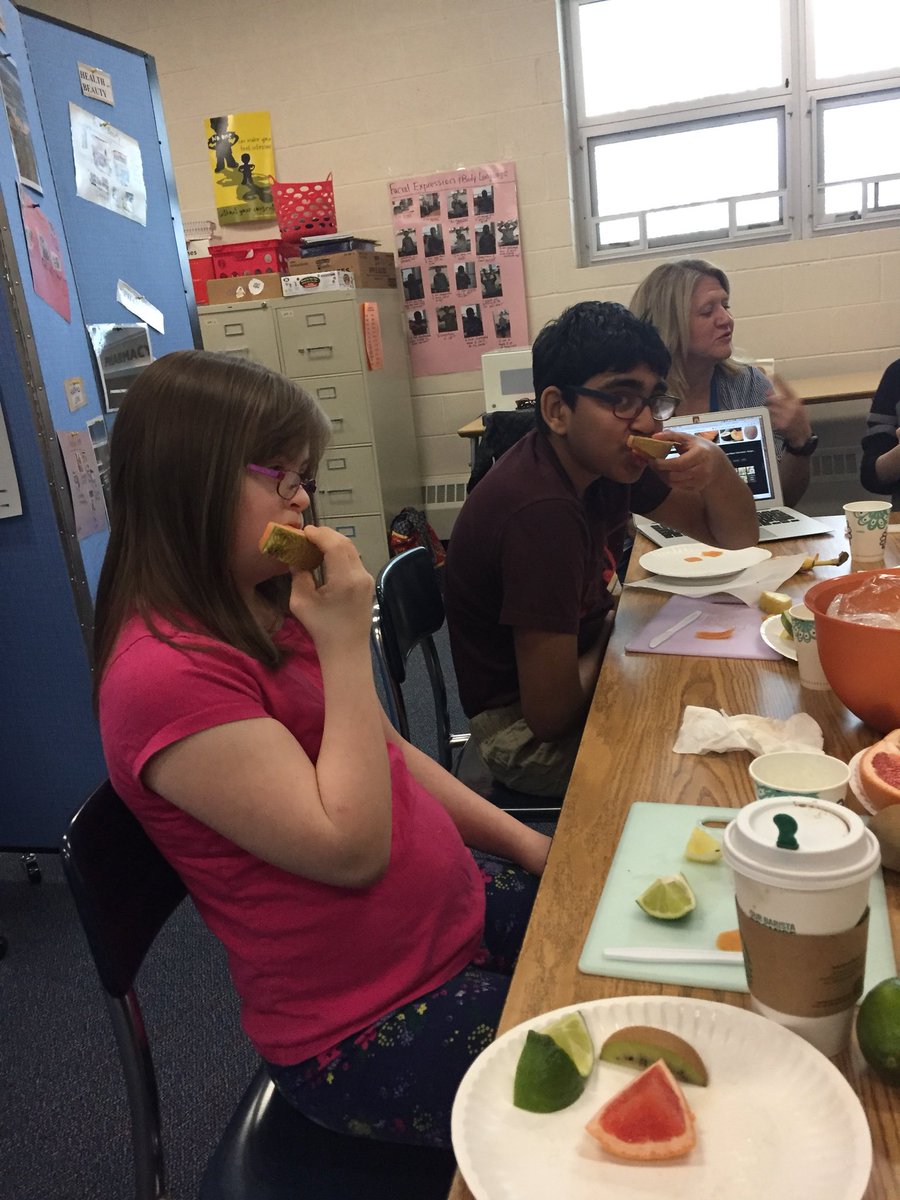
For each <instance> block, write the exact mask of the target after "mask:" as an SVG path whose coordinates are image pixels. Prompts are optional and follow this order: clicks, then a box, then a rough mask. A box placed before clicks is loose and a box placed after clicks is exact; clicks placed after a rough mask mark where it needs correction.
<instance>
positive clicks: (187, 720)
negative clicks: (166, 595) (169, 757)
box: [100, 618, 485, 1065]
mask: <svg viewBox="0 0 900 1200" xmlns="http://www.w3.org/2000/svg"><path fill="white" fill-rule="evenodd" d="M159 628H160V630H161V632H163V633H165V634H166V635H168V636H171V637H172V638H173V639H174V642H175V645H174V646H169V645H166V643H164V642H162V641H160V640H159V639H158V638H156V637H154V636H153V635H152V634H151V633H150V632H149V630H148V629H147V627H146V625H145V624H144V623H143V621H141V620H139V619H137V618H135V619H133V620H131V621H130V622H129V623H128V624H127V625H126V626H125V628H124V629H123V631H122V634H121V636H120V637H119V640H118V642H117V644H116V648H115V651H114V653H113V655H112V657H111V659H110V662H109V665H108V667H107V670H106V672H105V674H104V677H103V681H102V684H101V687H100V727H101V734H102V737H103V747H104V751H105V754H106V760H107V765H108V767H109V775H110V779H111V781H112V784H113V786H114V787H115V789H116V791H117V792H118V793H119V795H120V796H121V797H122V799H123V800H124V801H125V803H126V804H127V805H128V806H129V808H131V810H132V811H133V812H134V813H135V815H136V816H137V817H138V819H139V820H140V821H141V823H142V825H143V826H144V828H145V829H146V830H147V833H148V834H149V835H150V837H151V838H152V839H153V841H154V842H155V843H156V845H157V846H158V847H159V849H160V850H161V851H162V853H163V854H164V855H165V857H166V858H167V859H168V860H169V862H170V863H171V864H172V866H173V867H174V868H175V869H176V870H177V872H178V873H179V875H180V876H181V877H182V879H183V880H184V882H185V885H186V886H187V888H188V891H189V892H190V894H191V896H192V898H193V900H194V903H195V904H196V906H197V909H198V910H199V912H200V914H201V916H202V917H203V920H204V921H205V922H206V924H207V925H208V926H209V928H210V929H211V930H212V932H213V933H214V934H215V935H216V936H217V937H218V938H219V939H220V940H221V941H222V943H223V944H224V945H225V947H226V950H227V951H228V961H229V966H230V970H231V976H232V979H233V981H234V985H235V987H236V989H237V991H238V994H239V996H240V999H241V1021H242V1024H243V1027H244V1029H245V1031H246V1033H247V1035H248V1037H249V1038H250V1040H251V1041H252V1042H253V1044H254V1046H255V1047H256V1049H257V1050H258V1052H259V1053H260V1055H262V1057H263V1058H265V1059H268V1060H269V1061H270V1062H273V1063H277V1064H279V1065H287V1064H291V1063H297V1062H302V1061H303V1060H305V1059H307V1058H310V1057H311V1056H312V1055H314V1054H318V1053H321V1052H322V1051H323V1050H326V1049H328V1048H329V1047H331V1046H333V1045H334V1044H335V1043H337V1042H339V1041H340V1040H341V1039H343V1038H345V1037H348V1036H350V1035H351V1034H353V1033H355V1032H358V1031H361V1030H363V1029H365V1028H366V1027H367V1026H368V1025H370V1024H371V1023H372V1022H373V1021H376V1020H378V1019H379V1018H380V1017H382V1016H384V1015H386V1014H387V1013H389V1012H390V1011H391V1010H392V1009H394V1008H397V1007H398V1006H400V1005H402V1004H405V1003H408V1002H409V1001H410V1000H414V999H415V998H416V997H417V996H420V995H422V994H423V993H425V992H427V991H430V990H431V989H432V988H435V987H438V986H439V985H440V984H441V983H444V982H446V980H448V979H450V978H451V977H452V976H453V975H455V974H457V973H458V972H459V971H460V970H462V969H463V967H465V965H466V964H467V963H468V962H470V961H471V960H472V958H473V957H474V955H475V953H476V951H477V949H478V947H479V945H480V941H481V936H482V932H483V926H484V903H485V902H484V886H483V882H482V879H481V875H480V872H479V869H478V867H477V865H476V863H475V861H474V859H473V858H472V855H471V854H470V853H469V851H468V850H467V849H466V847H465V845H464V844H463V842H462V839H461V837H460V835H459V833H458V831H457V829H456V827H455V825H454V824H453V822H452V821H451V819H450V817H449V815H448V814H447V812H446V811H445V809H444V808H443V806H442V805H441V804H440V803H439V802H438V801H437V800H436V799H435V798H434V797H433V796H432V795H431V794H430V793H429V792H427V791H426V790H425V789H424V788H423V787H422V786H421V785H420V784H419V783H417V781H416V780H415V779H414V778H413V776H412V775H411V774H410V772H409V771H408V770H407V768H406V765H405V763H404V761H403V756H402V754H401V753H400V751H399V750H398V749H397V747H395V746H393V745H389V746H388V752H389V756H390V767H391V782H392V791H393V826H392V844H391V857H390V863H389V866H388V869H387V871H386V873H385V875H384V876H383V878H381V879H380V880H379V881H378V882H377V883H375V884H373V885H371V886H370V887H367V888H363V889H351V888H344V887H335V886H331V885H328V884H323V883H316V882H313V881H311V880H308V879H304V878H302V877H301V876H299V875H292V874H290V873H289V872H287V871H284V870H282V869H281V868H279V867H274V866H271V865H270V864H269V863H266V862H263V861H262V860H261V859H259V858H257V857H256V856H255V855H253V854H250V853H248V852H247V851H245V850H242V849H241V848H240V847H239V846H237V845H235V844H234V843H233V842H231V841H229V840H228V839H227V838H225V837H223V836H222V835H220V834H218V833H216V832H215V831H214V830H212V829H210V828H209V827H208V826H207V825H204V824H202V823H201V822H200V821H198V820H196V819H195V818H194V817H191V816H189V815H188V814H187V813H185V812H184V811H183V810H181V809H179V808H177V807H176V806H175V805H174V804H171V803H169V801H167V800H164V799H163V798H162V797H161V796H159V795H158V794H157V793H155V792H153V791H151V790H150V789H149V788H147V787H146V786H145V785H144V783H143V781H142V778H141V772H142V770H143V768H144V767H145V765H146V764H147V762H148V761H149V759H150V758H151V757H152V756H153V755H154V754H155V753H157V752H158V751H160V750H162V749H163V748H164V747H166V746H169V745H171V744H172V743H173V742H177V741H179V740H180V739H181V738H184V737H188V736H189V735H190V734H193V733H198V732H199V731H201V730H203V729H209V728H211V727H213V726H216V725H224V724H228V723H230V722H232V721H243V720H249V719H252V718H259V717H272V718H274V719H275V720H277V721H280V722H281V723H282V724H283V725H284V726H285V727H286V728H287V729H289V730H290V732H291V733H292V734H293V735H294V737H295V738H296V739H297V741H298V742H299V743H300V745H301V746H302V747H303V749H304V750H305V751H306V753H307V755H308V756H309V758H310V759H311V760H312V761H313V762H315V761H316V758H317V757H318V753H319V747H320V744H321V740H322V732H323V726H324V717H325V708H324V698H323V694H322V678H321V672H320V669H319V663H318V659H317V657H316V652H315V648H314V646H313V643H312V640H311V638H310V637H309V635H308V634H307V633H306V631H305V630H304V629H303V627H302V626H301V625H300V624H299V623H298V622H297V621H295V620H293V619H292V618H289V619H288V620H287V621H286V622H285V624H284V626H283V628H282V630H281V632H280V634H279V635H278V640H279V644H280V645H281V646H282V648H283V649H284V650H285V652H286V658H285V661H284V662H283V663H282V665H281V666H280V667H279V668H278V669H277V670H272V669H270V668H268V667H265V666H263V665H262V664H261V663H258V662H257V661H256V660H255V659H253V658H250V657H249V656H248V655H246V654H244V653H242V652H241V651H239V650H236V649H234V648H233V647H231V646H228V645H226V644H225V643H223V642H219V641H216V640H215V639H213V638H209V637H200V636H198V635H196V634H185V633H181V632H179V631H177V630H175V629H174V628H173V627H172V626H170V625H168V624H167V623H166V622H163V621H160V622H159ZM196 645H201V646H202V647H203V649H202V650H197V649H191V648H190V647H191V646H196Z"/></svg>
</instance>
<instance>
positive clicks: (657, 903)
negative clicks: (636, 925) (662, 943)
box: [637, 875, 697, 921]
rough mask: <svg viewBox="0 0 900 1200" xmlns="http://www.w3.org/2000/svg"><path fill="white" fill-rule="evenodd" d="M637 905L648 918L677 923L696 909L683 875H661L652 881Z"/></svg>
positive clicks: (692, 894) (694, 900) (695, 902)
mask: <svg viewBox="0 0 900 1200" xmlns="http://www.w3.org/2000/svg"><path fill="white" fill-rule="evenodd" d="M637 903H638V906H639V907H640V908H642V909H643V910H644V912H645V913H646V914H647V916H648V917H657V918H658V919H659V920H660V921H677V920H678V919H679V917H684V916H687V914H688V913H689V912H693V911H694V909H695V908H696V907H697V901H696V899H695V898H694V893H693V892H692V891H691V888H690V884H689V883H688V881H687V880H686V879H685V877H684V876H683V875H663V876H661V877H660V878H659V879H654V881H653V882H652V883H651V884H650V886H649V887H648V888H647V890H646V891H645V892H644V893H643V894H642V895H640V896H638V898H637Z"/></svg>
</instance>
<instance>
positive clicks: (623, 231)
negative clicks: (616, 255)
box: [597, 217, 641, 250]
mask: <svg viewBox="0 0 900 1200" xmlns="http://www.w3.org/2000/svg"><path fill="white" fill-rule="evenodd" d="M640 240H641V223H640V221H639V220H638V218H637V217H622V219H621V220H619V221H600V222H599V223H598V225H597V249H598V250H608V249H609V248H610V247H611V246H636V245H637V244H638V242H639V241H640Z"/></svg>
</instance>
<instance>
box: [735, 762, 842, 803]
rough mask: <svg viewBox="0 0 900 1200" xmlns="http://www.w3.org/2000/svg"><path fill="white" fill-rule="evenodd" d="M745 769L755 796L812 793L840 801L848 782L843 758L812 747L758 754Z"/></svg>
mask: <svg viewBox="0 0 900 1200" xmlns="http://www.w3.org/2000/svg"><path fill="white" fill-rule="evenodd" d="M747 769H748V771H749V772H750V778H751V779H752V780H753V787H754V789H755V790H756V798H757V800H766V799H768V797H769V796H814V797H816V798H817V799H819V800H831V801H832V802H833V803H834V804H840V803H841V802H842V801H843V799H844V797H845V796H846V795H847V784H848V783H849V782H850V768H849V766H848V765H847V764H846V763H845V762H842V761H841V760H840V759H839V758H832V757H831V755H830V754H816V753H814V752H813V751H812V750H810V751H809V752H808V753H804V752H802V751H793V750H780V751H777V752H775V753H774V754H761V755H760V756H759V758H754V760H753V762H752V763H751V764H750V766H749V767H748V768H747Z"/></svg>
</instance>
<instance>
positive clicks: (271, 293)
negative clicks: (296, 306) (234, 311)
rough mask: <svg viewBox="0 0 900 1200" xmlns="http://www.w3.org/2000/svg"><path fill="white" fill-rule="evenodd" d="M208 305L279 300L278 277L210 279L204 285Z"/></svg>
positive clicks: (254, 276) (239, 276)
mask: <svg viewBox="0 0 900 1200" xmlns="http://www.w3.org/2000/svg"><path fill="white" fill-rule="evenodd" d="M206 292H207V295H208V296H209V303H210V304H233V303H234V302H235V301H236V300H280V299H281V297H282V295H283V293H282V291H281V276H280V275H273V274H268V275H232V276H231V277H230V278H229V279H210V280H209V282H208V283H207V285H206Z"/></svg>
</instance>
